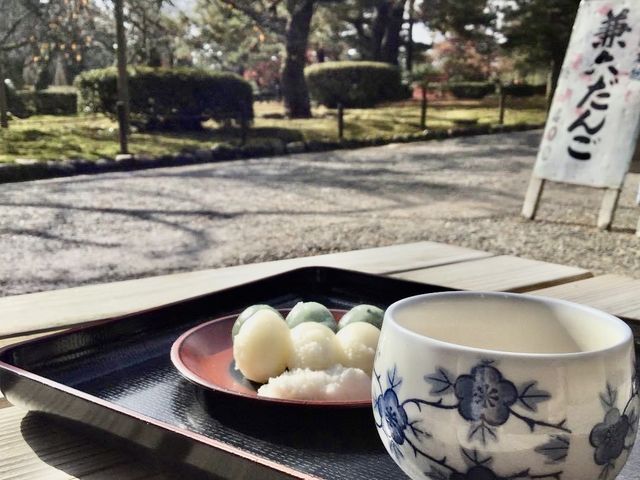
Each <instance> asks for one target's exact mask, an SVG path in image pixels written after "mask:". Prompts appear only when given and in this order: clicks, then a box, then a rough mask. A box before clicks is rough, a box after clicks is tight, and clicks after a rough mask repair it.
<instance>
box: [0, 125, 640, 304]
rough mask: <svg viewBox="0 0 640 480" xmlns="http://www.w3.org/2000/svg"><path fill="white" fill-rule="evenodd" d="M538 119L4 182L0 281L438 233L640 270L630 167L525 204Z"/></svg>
mask: <svg viewBox="0 0 640 480" xmlns="http://www.w3.org/2000/svg"><path fill="white" fill-rule="evenodd" d="M539 135H540V132H528V133H518V134H508V135H494V136H482V137H470V138H460V139H454V140H445V141H442V142H428V143H417V144H415V143H414V144H403V145H389V146H386V147H378V148H368V149H362V150H354V151H339V152H329V153H319V154H305V155H296V156H288V157H277V158H268V159H254V160H246V161H234V162H223V163H217V164H207V165H197V166H190V167H179V168H165V169H154V170H146V171H138V172H130V173H113V174H103V175H94V176H82V177H69V178H64V179H55V180H44V181H37V182H28V183H16V184H6V185H2V188H1V190H0V295H11V294H19V293H27V292H35V291H40V290H48V289H56V288H63V287H69V286H74V285H81V284H88V283H97V282H106V281H113V280H122V279H128V278H135V277H143V276H149V275H158V274H163V273H170V272H178V271H183V270H194V269H204V268H209V267H219V266H227V265H235V264H240V263H251V262H258V261H264V260H274V259H281V258H287V257H294V256H303V255H311V254H317V253H326V252H335V251H342V250H351V249H357V248H364V247H372V246H382V245H389V244H394V243H404V242H411V241H417V240H434V241H440V242H447V243H451V244H457V245H462V246H467V247H473V248H478V249H483V250H489V251H492V252H495V253H500V254H513V255H520V256H524V257H529V258H535V259H540V260H547V261H551V262H558V263H564V264H569V265H577V266H581V267H584V268H588V269H592V270H593V271H594V272H596V273H605V272H608V273H621V274H626V275H631V276H636V277H639V276H640V273H639V272H640V248H639V247H640V239H638V238H637V237H635V236H634V234H633V232H634V228H635V226H636V222H637V220H638V217H639V216H640V208H637V207H636V206H635V203H634V196H635V191H636V188H637V185H638V183H639V182H640V175H630V176H629V177H628V180H627V184H626V186H625V190H624V193H623V197H622V199H621V202H620V207H619V210H618V215H617V217H616V221H615V224H614V229H613V231H611V232H598V231H597V230H596V229H595V228H594V227H593V225H594V224H595V219H596V216H597V211H598V207H599V202H600V194H599V192H597V191H595V190H590V189H584V188H578V187H562V186H557V185H553V186H550V188H548V189H547V190H546V192H545V196H544V197H543V203H542V207H541V209H540V213H539V218H541V219H543V220H542V221H538V222H525V221H524V220H521V219H520V217H519V212H520V208H521V205H522V198H523V195H524V192H525V189H526V186H527V183H528V179H529V175H530V172H531V168H532V165H533V162H534V158H535V153H536V150H537V146H538V142H539Z"/></svg>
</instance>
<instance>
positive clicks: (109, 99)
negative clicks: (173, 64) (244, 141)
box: [75, 67, 253, 129]
mask: <svg viewBox="0 0 640 480" xmlns="http://www.w3.org/2000/svg"><path fill="white" fill-rule="evenodd" d="M75 85H76V87H77V89H78V94H79V97H78V109H79V111H80V112H84V113H98V112H100V113H106V114H108V115H111V116H115V115H116V114H117V111H116V104H117V72H116V69H115V68H105V69H99V70H90V71H87V72H84V73H82V74H80V75H79V76H78V77H77V78H76V81H75ZM129 96H130V103H129V106H130V112H131V123H132V124H133V125H136V126H138V127H140V128H144V129H163V128H171V129H197V128H201V124H202V122H203V121H206V120H208V119H213V120H216V121H218V122H231V121H235V122H237V123H238V124H239V123H241V122H243V121H245V122H250V121H252V120H253V92H252V89H251V85H250V84H249V82H247V81H245V80H244V79H242V78H241V77H239V76H238V75H235V74H232V73H225V72H208V71H204V70H199V69H194V68H172V69H165V68H148V67H136V68H131V69H129Z"/></svg>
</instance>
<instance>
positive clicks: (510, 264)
mask: <svg viewBox="0 0 640 480" xmlns="http://www.w3.org/2000/svg"><path fill="white" fill-rule="evenodd" d="M306 265H327V266H335V267H341V268H348V269H353V270H361V271H366V272H371V273H378V274H388V275H393V276H395V277H399V278H406V279H411V280H416V281H422V282H428V283H434V284H439V285H444V286H448V287H453V288H460V289H475V290H501V291H518V292H522V291H531V290H535V291H534V292H533V293H534V294H536V295H537V294H540V295H548V296H553V297H557V298H567V299H570V300H574V301H578V302H581V303H586V304H590V305H593V306H596V307H598V308H603V309H604V310H608V311H611V312H612V313H615V314H621V315H622V316H624V317H625V318H627V319H629V320H632V321H639V322H640V281H637V280H631V279H626V278H624V277H617V276H611V275H607V276H604V277H595V278H588V277H590V276H591V273H590V272H588V271H586V270H583V269H579V268H574V267H566V266H562V265H556V264H549V263H545V262H539V261H535V260H527V259H522V258H518V257H512V256H494V255H492V254H490V253H487V252H481V251H477V250H471V249H466V248H461V247H454V246H449V245H443V244H438V243H433V242H418V243H414V244H409V245H397V246H392V247H383V248H377V249H367V250H360V251H355V252H345V253H337V254H331V255H321V256H315V257H307V258H301V259H291V260H284V261H279V262H268V263H262V264H256V265H243V266H238V267H230V268H225V269H217V270H204V271H200V272H190V273H182V274H176V275H168V276H162V277H152V278H146V279H141V280H131V281H125V282H116V283H110V284H104V285H93V286H87V287H79V288H73V289H66V290H58V291H52V292H43V293H36V294H29V295H20V296H15V297H5V298H0V318H2V319H3V322H2V325H0V336H2V335H4V336H5V338H4V339H3V340H0V343H3V344H7V343H12V342H15V341H17V340H22V339H25V338H30V337H33V336H36V335H41V334H42V333H34V332H42V331H45V330H51V329H59V328H64V327H68V326H70V325H74V324H77V323H81V322H85V321H94V320H99V319H101V318H107V317H111V316H114V315H120V314H124V313H130V312H132V311H136V310H139V309H143V308H149V307H151V306H155V305H159V304H165V303H169V302H172V301H176V300H180V299H183V298H187V297H191V296H195V295H199V294H202V293H205V292H209V291H213V290H216V289H221V288H226V287H229V286H232V285H236V284H239V283H243V282H246V281H250V280H253V279H256V278H260V277H263V276H266V275H271V274H275V273H279V272H282V271H284V270H288V269H292V268H298V267H301V266H306ZM551 285H554V286H553V287H550V288H544V289H541V288H542V287H549V286H551ZM634 292H635V293H634ZM27 332H28V333H27ZM7 336H11V337H10V338H7ZM0 425H2V428H1V429H0V449H2V451H3V454H4V456H3V458H2V459H1V460H0V478H2V479H7V480H8V479H16V480H17V479H24V480H27V479H29V480H31V479H47V480H48V479H74V478H79V479H83V480H88V479H91V480H97V479H112V478H118V479H123V480H134V479H150V480H151V479H152V480H156V479H161V478H171V474H166V476H165V474H163V471H162V469H161V468H160V467H157V466H154V465H149V464H141V463H140V462H138V461H136V460H135V459H134V458H133V457H132V456H130V455H129V454H127V453H122V452H119V451H114V450H112V449H109V448H106V447H103V446H100V445H98V444H96V443H95V442H92V441H88V440H85V439H83V438H82V437H80V436H78V435H76V434H75V433H73V434H72V433H69V432H67V431H65V430H61V429H59V428H58V427H55V426H52V425H50V423H49V422H47V421H45V420H44V419H42V418H41V417H39V416H38V415H34V414H31V413H27V412H25V411H23V410H20V409H18V408H16V407H12V406H10V405H9V404H8V403H7V402H6V401H5V400H4V399H1V398H0ZM634 478H635V477H634ZM619 480H632V477H630V476H627V477H622V478H621V479H619Z"/></svg>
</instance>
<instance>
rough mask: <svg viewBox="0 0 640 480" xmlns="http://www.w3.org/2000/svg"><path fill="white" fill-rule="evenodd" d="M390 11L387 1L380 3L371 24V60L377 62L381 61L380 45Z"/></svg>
mask: <svg viewBox="0 0 640 480" xmlns="http://www.w3.org/2000/svg"><path fill="white" fill-rule="evenodd" d="M390 10H391V5H390V4H389V1H388V0H383V1H381V2H380V3H379V4H378V6H377V7H376V16H375V18H374V19H373V22H372V24H371V60H374V61H377V62H381V61H382V44H383V42H384V37H385V34H386V32H387V27H388V25H389V11H390Z"/></svg>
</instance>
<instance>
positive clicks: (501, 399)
mask: <svg viewBox="0 0 640 480" xmlns="http://www.w3.org/2000/svg"><path fill="white" fill-rule="evenodd" d="M424 380H425V381H426V382H427V383H429V384H430V385H431V391H430V392H429V394H430V395H433V396H436V397H439V398H440V400H439V402H438V405H435V406H436V407H437V408H456V409H457V410H458V413H459V414H460V416H461V417H462V418H464V419H465V420H466V421H468V422H469V423H470V426H469V434H468V440H469V441H471V440H477V441H479V442H481V443H482V444H483V445H486V443H487V442H488V441H489V440H490V439H491V440H493V441H498V433H497V429H496V427H499V426H501V425H504V424H505V423H507V422H508V421H509V420H510V419H511V418H512V417H514V418H515V419H517V420H519V421H522V422H524V423H526V424H527V426H528V427H529V429H530V430H531V431H532V432H533V431H535V430H536V428H538V427H545V428H549V429H553V430H556V431H562V432H566V433H570V431H569V429H567V428H566V427H565V423H566V421H565V420H562V421H561V422H558V423H556V424H551V423H547V422H543V421H540V420H536V419H535V418H534V417H533V416H532V415H531V414H533V413H536V412H537V411H538V405H539V404H540V403H543V402H546V401H548V400H549V399H550V398H551V395H550V394H549V392H546V391H544V390H540V389H538V388H537V382H536V381H528V382H525V383H524V384H522V385H521V386H520V387H519V388H517V387H516V386H515V384H514V383H513V382H512V381H510V380H509V379H507V378H505V377H504V376H503V374H502V372H500V370H499V369H498V368H497V367H496V365H495V362H494V361H492V360H482V361H480V362H479V363H478V364H476V365H474V366H473V368H471V371H470V373H468V374H464V375H460V376H458V377H457V378H454V376H453V375H452V374H451V373H450V372H449V371H447V370H446V369H445V368H443V367H438V368H437V369H436V371H435V372H434V373H431V374H429V375H425V377H424ZM450 394H453V396H455V398H456V400H457V403H453V404H451V405H449V406H447V407H445V406H444V405H445V403H444V399H445V398H446V397H447V396H450ZM417 402H423V403H424V401H423V400H417ZM427 403H429V402H427ZM431 403H433V402H431Z"/></svg>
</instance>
